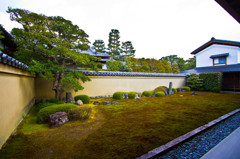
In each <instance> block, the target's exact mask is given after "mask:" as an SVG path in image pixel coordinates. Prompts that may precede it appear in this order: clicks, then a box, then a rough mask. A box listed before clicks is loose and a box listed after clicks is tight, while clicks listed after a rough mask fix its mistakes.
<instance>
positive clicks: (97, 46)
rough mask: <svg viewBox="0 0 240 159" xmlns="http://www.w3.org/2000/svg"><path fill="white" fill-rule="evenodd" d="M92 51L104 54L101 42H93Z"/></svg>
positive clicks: (103, 45)
mask: <svg viewBox="0 0 240 159" xmlns="http://www.w3.org/2000/svg"><path fill="white" fill-rule="evenodd" d="M93 46H94V49H95V51H97V52H101V53H103V52H105V44H104V41H103V40H95V41H94V43H93Z"/></svg>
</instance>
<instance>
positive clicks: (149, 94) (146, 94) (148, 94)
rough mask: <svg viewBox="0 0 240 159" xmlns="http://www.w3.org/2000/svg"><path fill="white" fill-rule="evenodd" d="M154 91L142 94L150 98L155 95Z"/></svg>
mask: <svg viewBox="0 0 240 159" xmlns="http://www.w3.org/2000/svg"><path fill="white" fill-rule="evenodd" d="M153 93H154V91H144V92H143V93H142V94H143V95H144V96H146V97H150V96H151V95H153Z"/></svg>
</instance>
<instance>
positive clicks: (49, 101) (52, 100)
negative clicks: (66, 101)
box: [47, 98, 63, 104]
mask: <svg viewBox="0 0 240 159" xmlns="http://www.w3.org/2000/svg"><path fill="white" fill-rule="evenodd" d="M47 102H48V103H56V104H63V102H62V101H60V100H58V99H56V98H52V99H49V100H47Z"/></svg>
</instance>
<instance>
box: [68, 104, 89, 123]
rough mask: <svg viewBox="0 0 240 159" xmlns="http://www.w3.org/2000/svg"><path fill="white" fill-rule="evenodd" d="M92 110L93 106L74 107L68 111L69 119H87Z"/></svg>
mask: <svg viewBox="0 0 240 159" xmlns="http://www.w3.org/2000/svg"><path fill="white" fill-rule="evenodd" d="M91 112H92V108H91V107H87V106H83V107H80V108H74V109H71V110H69V112H68V119H69V120H70V121H72V120H86V119H88V118H89V116H90V114H91Z"/></svg>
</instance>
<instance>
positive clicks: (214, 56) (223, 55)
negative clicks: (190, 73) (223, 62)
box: [210, 53, 229, 58]
mask: <svg viewBox="0 0 240 159" xmlns="http://www.w3.org/2000/svg"><path fill="white" fill-rule="evenodd" d="M226 56H229V53H225V54H217V55H212V56H210V58H216V57H226Z"/></svg>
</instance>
